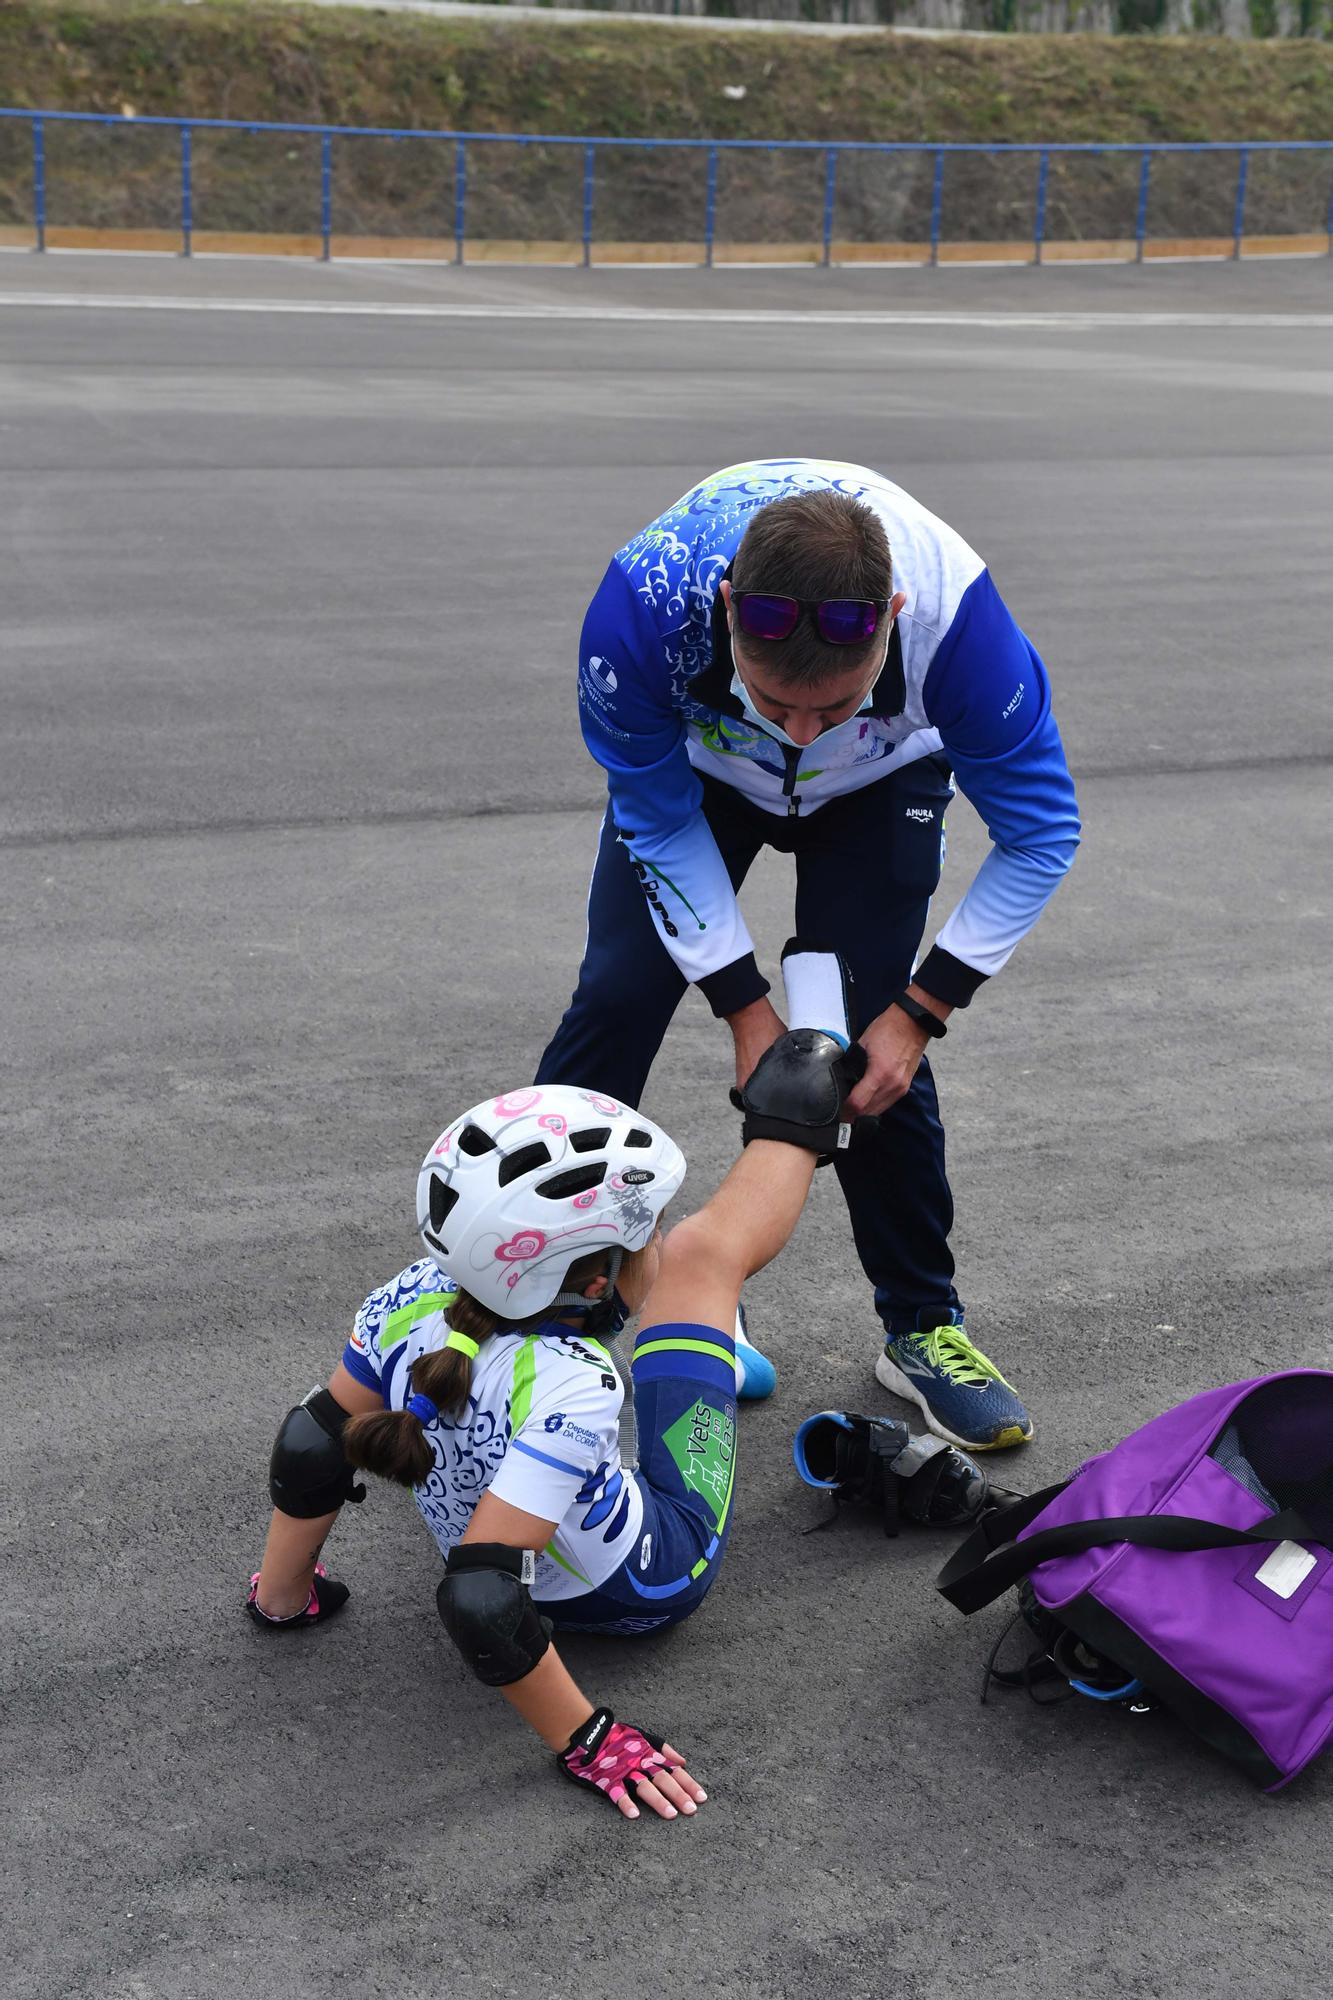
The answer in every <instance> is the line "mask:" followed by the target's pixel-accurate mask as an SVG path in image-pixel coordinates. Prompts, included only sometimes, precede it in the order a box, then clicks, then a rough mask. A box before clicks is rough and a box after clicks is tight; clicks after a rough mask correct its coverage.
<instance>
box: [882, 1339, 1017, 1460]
mask: <svg viewBox="0 0 1333 2000" xmlns="http://www.w3.org/2000/svg"><path fill="white" fill-rule="evenodd" d="M875 1380H876V1381H877V1382H879V1383H881V1384H882V1385H883V1387H884V1388H886V1389H888V1390H890V1391H891V1393H892V1394H893V1395H895V1396H902V1397H904V1398H905V1399H906V1400H907V1401H908V1402H909V1403H915V1404H916V1406H917V1408H918V1409H919V1410H920V1411H921V1413H922V1415H923V1416H924V1417H925V1420H926V1423H927V1425H928V1426H929V1427H930V1429H931V1430H932V1431H934V1433H935V1435H936V1437H942V1438H947V1440H948V1442H949V1443H950V1444H957V1445H961V1446H962V1447H963V1449H964V1450H965V1451H1003V1450H1004V1449H1005V1448H1006V1447H1007V1446H1009V1445H1015V1444H1026V1443H1027V1441H1028V1439H1029V1438H1030V1437H1031V1436H1032V1419H1031V1417H1030V1416H1029V1415H1028V1413H1027V1411H1026V1410H1025V1409H1024V1407H1023V1405H1022V1403H1021V1402H1020V1400H1019V1398H1018V1397H1017V1396H1016V1395H1015V1393H1014V1391H1013V1389H1012V1388H1011V1387H1010V1386H1009V1384H1008V1383H1007V1382H1006V1381H1005V1379H1004V1377H1003V1375H1001V1373H1000V1371H999V1369H998V1368H997V1367H996V1366H995V1364H994V1362H993V1361H988V1360H987V1359H986V1356H985V1355H984V1354H983V1353H982V1352H981V1349H980V1348H979V1347H974V1346H973V1345H972V1342H971V1341H970V1340H969V1339H968V1337H967V1335H966V1334H965V1333H964V1331H963V1329H962V1327H961V1326H956V1325H953V1324H949V1323H946V1324H944V1325H943V1326H933V1327H931V1328H930V1329H929V1331H927V1332H919V1333H900V1334H894V1335H891V1336H890V1337H889V1338H888V1339H887V1340H886V1341H885V1343H884V1352H883V1353H882V1354H881V1355H880V1357H879V1359H878V1360H877V1361H876V1363H875Z"/></svg>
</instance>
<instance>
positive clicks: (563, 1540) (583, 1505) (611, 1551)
mask: <svg viewBox="0 0 1333 2000" xmlns="http://www.w3.org/2000/svg"><path fill="white" fill-rule="evenodd" d="M454 1297H455V1293H454V1289H453V1287H452V1286H451V1285H450V1282H449V1280H448V1278H447V1277H444V1276H443V1275H442V1274H441V1272H440V1271H439V1269H438V1268H437V1266H436V1265H435V1264H434V1263H433V1262H431V1261H430V1260H429V1259H425V1258H423V1259H422V1260H421V1262H419V1263H416V1264H410V1265H409V1266H408V1268H407V1269H406V1270H405V1271H400V1272H399V1273H398V1276H397V1277H396V1278H394V1279H392V1280H391V1281H390V1282H389V1283H388V1284H387V1285H385V1286H383V1287H382V1288H381V1289H380V1290H379V1291H375V1292H372V1293H371V1295H370V1297H369V1298H368V1299H367V1300H366V1302H365V1304H364V1305H363V1306H362V1307H361V1310H360V1312H359V1313H358V1314H357V1316H356V1324H355V1326H354V1327H353V1329H352V1335H351V1338H350V1339H349V1341H348V1343H347V1346H346V1348H345V1349H344V1352H343V1366H344V1367H345V1368H346V1369H347V1371H348V1373H349V1374H351V1375H352V1376H354V1377H355V1378H356V1380H357V1381H358V1382H362V1383H364V1384H365V1385H366V1386H367V1388H371V1389H376V1390H378V1391H379V1393H380V1395H381V1396H382V1397H383V1399H384V1405H385V1408H386V1409H390V1410H401V1409H404V1408H406V1405H407V1398H408V1397H409V1396H410V1395H411V1393H412V1388H411V1382H410V1373H411V1367H412V1363H413V1362H414V1361H416V1360H418V1359H419V1357H420V1356H421V1355H423V1354H429V1353H431V1352H433V1351H434V1350H435V1349H437V1348H440V1347H443V1345H444V1342H445V1336H446V1334H447V1333H448V1328H447V1326H446V1325H445V1319H444V1315H445V1311H446V1309H447V1308H448V1306H449V1305H450V1304H451V1303H452V1301H453V1298H454ZM623 1397H624V1390H623V1388H622V1387H621V1384H620V1381H619V1378H618V1377H617V1375H616V1371H615V1367H614V1365H613V1363H612V1360H611V1357H610V1355H609V1354H608V1352H607V1350H606V1349H605V1347H603V1346H602V1345H601V1343H600V1342H599V1341H596V1340H592V1339H590V1338H588V1337H587V1336H586V1335H584V1334H581V1333H578V1332H575V1331H574V1329H573V1328H571V1327H567V1326H561V1325H559V1324H558V1323H557V1322H555V1321H550V1322H548V1323H547V1324H545V1325H544V1326H542V1327H539V1328H538V1329H537V1330H536V1331H535V1332H531V1333H527V1334H522V1333H494V1334H492V1335H491V1336H490V1338H489V1339H488V1340H485V1341H483V1342H482V1344H481V1350H480V1352H479V1354H478V1355H477V1358H476V1360H475V1361H474V1362H473V1364H472V1391H471V1395H470V1396H469V1399H468V1408H467V1411H466V1413H465V1414H464V1415H463V1416H462V1417H460V1418H458V1419H457V1421H455V1420H454V1419H452V1418H450V1417H448V1416H446V1415H444V1414H443V1413H442V1414H441V1416H440V1418H439V1420H438V1422H436V1423H433V1424H429V1425H427V1426H426V1440H427V1443H428V1444H429V1445H430V1447H431V1450H432V1451H433V1452H434V1454H435V1466H434V1469H433V1471H432V1472H431V1473H430V1475H429V1477H428V1478H426V1479H425V1480H423V1481H422V1483H421V1484H420V1485H419V1486H416V1487H414V1488H413V1495H414V1497H415V1499H416V1503H417V1506H418V1507H419V1508H420V1509H421V1513H422V1515H423V1517H424V1519H425V1522H426V1525H427V1527H428V1528H429V1529H430V1531H431V1533H432V1534H433V1535H434V1537H435V1539H436V1541H437V1542H438V1543H439V1545H440V1548H441V1550H442V1551H443V1552H444V1554H446V1555H447V1554H448V1552H449V1550H450V1549H451V1548H452V1547H453V1546H454V1544H455V1542H457V1541H458V1540H459V1539H460V1538H461V1536H462V1534H463V1532H464V1530H465V1529H466V1527H467V1524H468V1522H469V1521H470V1520H471V1519H472V1514H473V1510H474V1508H475V1507H476V1504H477V1502H478V1500H479V1499H480V1498H481V1496H482V1494H483V1493H486V1492H491V1493H494V1494H495V1496H496V1498H497V1499H499V1500H507V1501H508V1502H509V1504H510V1506H511V1507H521V1508H522V1509H523V1511H524V1513H527V1514H536V1515H539V1516H540V1517H541V1518H542V1519H544V1520H548V1521H557V1522H559V1526H558V1527H557V1529H556V1531H555V1533H554V1535H553V1536H552V1537H551V1540H550V1541H549V1542H548V1544H547V1546H546V1548H545V1549H544V1550H542V1551H541V1553H540V1554H539V1555H538V1557H537V1570H536V1577H535V1580H534V1583H533V1595H534V1597H537V1598H542V1599H547V1600H551V1599H557V1598H570V1597H581V1596H583V1595H585V1594H586V1593H587V1592H588V1591H590V1590H593V1589H595V1588H596V1587H597V1586H598V1585H599V1584H600V1583H603V1582H604V1581H605V1580H606V1578H607V1577H609V1576H610V1575H611V1573H612V1572H613V1571H614V1570H616V1569H618V1568H619V1567H620V1565H621V1563H622V1562H623V1561H624V1560H625V1557H626V1556H627V1555H628V1554H629V1553H630V1551H631V1550H632V1549H633V1548H634V1546H635V1543H636V1541H637V1538H638V1535H639V1531H640V1528H641V1526H642V1522H643V1496H642V1494H641V1492H640V1490H639V1485H638V1482H637V1480H635V1479H634V1478H632V1477H629V1476H627V1475H626V1473H625V1471H624V1469H623V1468H622V1466H621V1462H620V1445H619V1438H618V1428H617V1426H618V1419H619V1416H620V1406H621V1402H622V1400H623Z"/></svg>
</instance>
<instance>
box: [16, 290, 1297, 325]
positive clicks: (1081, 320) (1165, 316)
mask: <svg viewBox="0 0 1333 2000" xmlns="http://www.w3.org/2000/svg"><path fill="white" fill-rule="evenodd" d="M0 308H10V309H20V308H21V309H23V310H25V311H27V310H41V309H42V308H58V309H61V310H64V311H69V310H71V309H79V308H82V309H85V310H87V311H91V312H181V313H287V314H290V313H298V314H306V315H313V316H317V317H321V318H326V319H327V318H334V319H339V318H350V319H479V320H569V321H582V322H585V323H588V324H593V325H598V324H605V323H609V322H616V323H618V324H631V325H632V324H636V323H637V324H639V325H644V326H928V327H930V326H934V327H939V326H947V327H981V328H989V329H994V330H995V331H997V332H1002V331H1004V329H1005V328H1008V327H1013V328H1016V329H1023V330H1031V329H1033V328H1035V329H1038V330H1040V329H1042V328H1048V329H1050V330H1051V331H1053V332H1054V331H1059V332H1069V331H1078V330H1079V329H1084V328H1086V329H1088V330H1089V331H1093V330H1097V329H1102V328H1114V327H1200V328H1203V327H1265V328H1282V327H1290V328H1301V329H1304V328H1312V327H1333V312H1327V313H1321V312H1308V313H1293V312H1252V313H1247V312H1078V311H1073V312H1024V311H1017V312H968V311H955V312H911V311H897V312H895V311H889V310H874V311H864V310H860V309H851V308H849V309H847V310H845V311H843V310H831V309H828V308H823V309H821V308H818V307H815V308H812V309H810V310H799V309H792V310H781V309H776V308H773V309H769V308H763V307H753V308H746V307H729V306H662V307H657V306H601V305H587V306H568V305H545V304H541V303H537V302H534V303H531V304H523V305H487V304H476V305H472V304H468V305H463V304H453V303H443V304H424V303H413V304H399V303H397V302H391V301H384V300H373V299H371V300H360V299H221V298H156V297H150V296H146V295H144V294H141V293H139V294H127V293H126V294H111V293H107V294H104V295H97V294H92V293H83V292H4V293H0Z"/></svg>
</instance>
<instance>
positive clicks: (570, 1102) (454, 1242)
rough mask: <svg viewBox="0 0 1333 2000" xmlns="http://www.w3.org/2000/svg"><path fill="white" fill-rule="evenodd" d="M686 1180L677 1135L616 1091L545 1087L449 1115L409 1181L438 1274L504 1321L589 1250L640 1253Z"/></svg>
mask: <svg viewBox="0 0 1333 2000" xmlns="http://www.w3.org/2000/svg"><path fill="white" fill-rule="evenodd" d="M684 1178H685V1156H684V1154H683V1153H682V1152H681V1150H680V1148H679V1146H677V1144H676V1143H675V1141H674V1139H669V1138H668V1137H667V1135H666V1133H665V1132H663V1131H662V1130H661V1128H660V1127H659V1126H657V1125H653V1124H651V1123H650V1122H649V1120H648V1119H647V1118H643V1117H641V1116H640V1114H639V1113H638V1112H637V1111H631V1110H630V1109H629V1107H628V1106H627V1105H624V1104H619V1103H617V1101H616V1099H615V1098H614V1097H604V1096H603V1095H602V1094H601V1093H600V1092H599V1091H596V1090H575V1089H574V1088H573V1087H572V1086H571V1085H568V1084H543V1085H541V1086H540V1087H535V1088H531V1089H525V1090H510V1091H506V1092H505V1094H504V1095H503V1096H502V1097H489V1098H487V1099H486V1101H485V1103H483V1104H478V1105H474V1107H473V1108H472V1110H471V1111H467V1112H465V1113H464V1114H463V1116H462V1117H461V1118H456V1119H455V1120H454V1122H453V1124H452V1125H450V1126H449V1127H448V1128H447V1129H446V1130H445V1131H444V1132H442V1133H441V1134H440V1136H439V1138H438V1139H437V1140H436V1142H435V1144H434V1145H433V1146H432V1147H431V1149H430V1151H429V1153H427V1155H426V1157H425V1159H424V1160H423V1162H422V1165H421V1172H420V1174H419V1175H418V1177H417V1227H418V1229H419V1230H420V1231H421V1237H422V1241H423V1242H424V1243H425V1245H426V1248H427V1249H428V1250H429V1251H430V1254H431V1256H432V1257H433V1258H434V1259H435V1262H436V1263H437V1264H438V1265H439V1266H440V1269H441V1270H442V1271H444V1272H446V1273H447V1274H448V1276H449V1277H451V1278H452V1279H453V1280H454V1282H455V1284H458V1285H461V1286H462V1287H463V1289H464V1291H466V1292H468V1293H470V1294H471V1296H472V1297H473V1298H474V1299H476V1300H477V1302H478V1303H479V1304H480V1305H483V1306H486V1307H488V1308H489V1310H490V1311H491V1312H493V1313H497V1314H499V1315H500V1316H501V1317H502V1318H503V1319H504V1320H505V1321H506V1322H508V1323H512V1322H513V1321H515V1320H521V1319H528V1318H530V1317H531V1316H532V1315H533V1314H534V1313H539V1312H542V1311H544V1309H545V1308H546V1307H547V1306H549V1305H553V1304H554V1303H555V1302H556V1301H557V1299H559V1298H560V1296H561V1288H562V1286H563V1284H564V1279H565V1273H566V1271H567V1270H568V1269H569V1267H570V1265H571V1264H572V1263H574V1262H575V1261H576V1260H577V1259H578V1258H580V1257H584V1256H587V1255H588V1254H589V1253H590V1252H592V1251H594V1250H603V1249H606V1250H617V1249H618V1250H621V1251H627V1250H641V1249H642V1248H643V1247H644V1245H645V1244H646V1243H649V1242H651V1240H652V1236H653V1231H654V1230H655V1229H656V1227H657V1218H658V1216H659V1215H660V1214H661V1213H662V1210H663V1209H664V1208H665V1207H666V1205H667V1203H668V1202H669V1201H670V1199H671V1197H672V1195H673V1194H674V1193H675V1192H676V1189H677V1188H678V1187H679V1186H680V1184H681V1182H682V1181H683V1180H684Z"/></svg>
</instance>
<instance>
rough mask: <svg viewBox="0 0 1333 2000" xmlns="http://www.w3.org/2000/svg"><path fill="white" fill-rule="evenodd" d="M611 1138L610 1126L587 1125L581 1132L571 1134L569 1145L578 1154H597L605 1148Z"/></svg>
mask: <svg viewBox="0 0 1333 2000" xmlns="http://www.w3.org/2000/svg"><path fill="white" fill-rule="evenodd" d="M610 1137H611V1127H610V1126H609V1125H585V1127H584V1128H583V1130H582V1131H581V1132H571V1133H570V1135H569V1143H570V1145H571V1146H572V1147H573V1149H574V1151H575V1152H576V1153H595V1152H597V1151H598V1150H599V1149H600V1148H601V1147H602V1146H605V1145H606V1143H607V1141H608V1140H609V1139H610Z"/></svg>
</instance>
